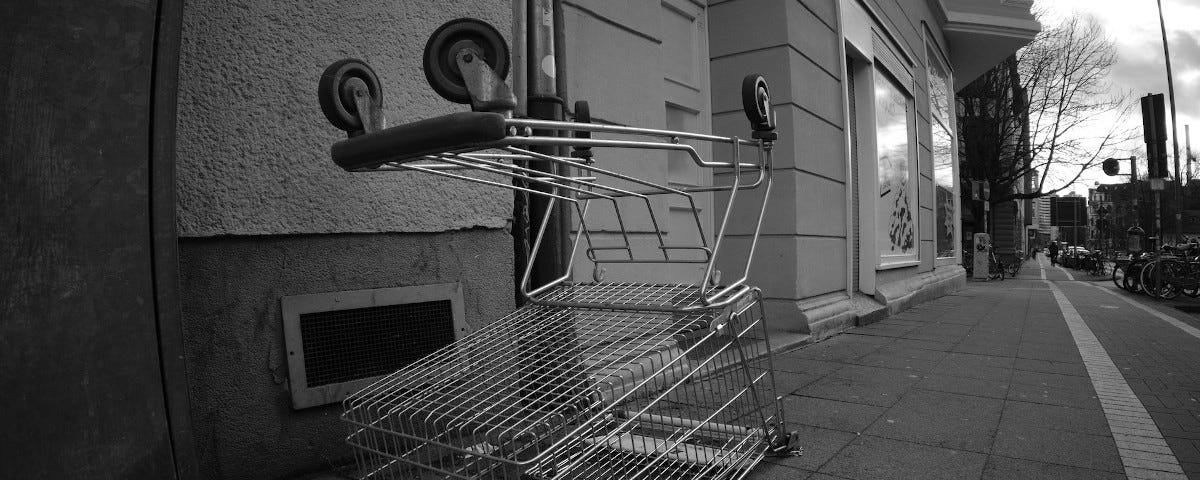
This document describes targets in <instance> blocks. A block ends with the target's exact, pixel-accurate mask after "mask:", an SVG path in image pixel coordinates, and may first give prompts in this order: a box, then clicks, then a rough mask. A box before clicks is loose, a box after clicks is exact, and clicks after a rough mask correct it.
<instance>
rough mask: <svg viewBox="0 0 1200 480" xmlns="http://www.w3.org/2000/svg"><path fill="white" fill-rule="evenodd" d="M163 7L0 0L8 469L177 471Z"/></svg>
mask: <svg viewBox="0 0 1200 480" xmlns="http://www.w3.org/2000/svg"><path fill="white" fill-rule="evenodd" d="M160 14H161V12H160V11H158V9H157V5H156V2H128V1H109V0H101V1H95V2H74V3H70V4H65V3H60V2H0V65H3V68H0V105H3V107H2V108H0V205H2V207H0V232H3V235H4V244H3V246H0V385H3V389H4V390H3V393H0V425H3V427H2V428H3V433H0V478H3V479H42V478H45V479H56V480H59V479H125V478H154V479H170V478H175V465H174V458H173V456H172V449H171V438H170V435H169V431H168V421H167V417H168V414H169V412H168V409H167V405H166V404H165V402H164V400H165V399H164V386H163V371H162V370H161V369H160V367H161V363H160V361H159V343H158V335H157V331H156V329H157V326H158V325H157V321H158V320H159V318H158V317H157V316H156V311H155V307H156V300H158V299H159V297H157V295H156V293H157V292H156V291H155V287H156V285H155V278H154V275H153V273H154V271H155V265H154V256H155V255H156V254H158V253H160V252H161V249H156V248H155V245H154V242H153V240H152V235H154V234H155V233H159V232H158V231H155V230H154V229H153V224H152V223H153V222H152V219H151V209H152V204H151V202H152V201H154V200H156V197H155V196H154V195H153V194H152V192H151V191H152V189H153V188H155V187H156V186H157V185H156V184H154V183H153V181H152V180H151V179H152V178H156V177H155V176H154V173H155V172H156V171H155V172H152V168H154V169H157V168H158V167H161V166H162V164H161V163H155V160H154V159H153V158H152V156H151V146H152V144H155V143H154V142H156V141H157V140H158V138H156V136H157V135H161V134H162V131H156V130H155V129H154V128H153V126H154V123H155V121H154V115H153V113H152V112H154V111H155V108H156V107H157V106H158V105H156V103H155V100H157V99H155V92H154V90H153V89H154V85H155V81H154V74H155V72H154V71H153V65H154V56H155V53H156V50H155V35H156V29H157V28H158V26H159V25H158V20H157V17H158V15H160ZM159 73H160V74H163V72H159ZM156 146H157V145H156ZM152 163H154V165H153V167H152Z"/></svg>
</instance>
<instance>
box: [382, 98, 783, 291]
mask: <svg viewBox="0 0 1200 480" xmlns="http://www.w3.org/2000/svg"><path fill="white" fill-rule="evenodd" d="M506 128H507V129H508V131H509V136H508V137H506V138H504V139H503V140H501V141H498V142H492V143H486V144H476V145H470V146H466V147H464V148H463V149H461V150H457V151H451V152H444V153H439V154H432V155H422V156H419V157H411V158H397V159H395V160H393V161H390V162H387V163H384V164H383V165H381V166H380V167H378V168H374V169H371V170H368V171H387V170H401V171H418V172H423V173H427V174H433V175H438V176H442V177H448V178H454V179H458V180H463V181H468V182H474V183H479V184H483V185H487V186H491V187H496V188H504V189H509V190H513V191H517V192H523V193H526V194H530V195H538V196H543V197H546V198H548V199H549V200H550V201H552V202H554V203H556V204H561V205H562V206H563V207H564V208H565V209H570V210H572V211H574V212H575V218H576V219H577V221H578V230H577V231H576V232H574V233H573V239H572V242H571V245H572V246H571V252H572V253H571V255H570V260H569V262H568V263H567V265H565V266H564V267H563V271H562V272H561V276H559V277H558V278H555V279H553V280H551V281H550V282H547V283H546V284H544V285H532V284H531V276H532V270H533V268H532V267H533V263H534V262H533V261H530V262H528V264H527V266H526V269H525V271H524V272H522V273H523V275H522V281H521V285H520V287H521V292H522V293H523V294H524V295H525V296H526V297H527V298H528V299H529V300H530V301H531V302H533V303H539V304H545V305H558V306H564V307H598V308H614V309H623V308H629V309H646V308H651V309H666V310H678V309H695V308H707V307H709V306H712V307H718V308H719V307H721V306H724V305H726V304H728V303H729V302H731V301H733V300H735V299H737V298H739V297H740V296H741V295H742V294H744V293H746V291H748V290H749V286H748V285H747V284H746V280H747V278H748V277H749V270H750V262H749V261H748V260H747V261H746V262H745V265H743V266H741V267H742V269H741V272H739V275H738V276H737V277H736V278H733V279H725V281H723V282H722V281H718V275H717V271H716V268H715V265H716V262H717V259H718V258H719V257H720V254H721V248H722V244H723V240H724V238H725V233H726V231H727V227H728V225H729V222H728V221H729V216H730V214H731V212H733V209H734V205H735V203H736V202H737V201H738V197H739V195H738V193H739V192H741V191H744V190H751V189H759V188H761V191H762V195H761V198H760V200H759V203H758V205H756V206H757V209H756V210H757V218H756V221H755V224H754V230H753V232H739V233H741V234H747V236H748V238H749V239H750V242H749V245H748V246H747V247H746V250H747V251H746V256H745V258H747V259H749V258H753V255H754V251H755V250H756V248H757V246H758V236H759V235H758V234H759V232H760V231H761V229H762V222H763V217H764V214H765V212H766V202H767V198H768V197H769V195H770V190H771V178H772V175H771V158H772V146H773V145H772V144H771V143H770V142H763V141H749V140H744V139H740V138H738V137H720V136H714V135H704V134H694V133H687V132H677V131H670V130H657V129H647V128H635V127H623V126H612V125H598V124H591V123H577V122H560V121H549V120H530V119H508V120H506ZM534 129H555V130H562V131H567V132H571V133H573V134H579V133H580V132H592V133H600V134H610V135H613V136H620V137H622V138H619V139H597V138H578V137H557V136H555V137H550V136H534V135H533V131H534ZM625 137H633V138H638V139H639V140H629V139H625ZM646 138H649V139H650V140H647V139H646ZM684 140H692V141H702V142H711V143H713V144H725V145H728V146H729V147H730V150H731V153H732V155H731V157H732V158H730V159H729V161H724V162H717V161H707V160H705V159H703V158H701V156H700V154H699V152H698V151H697V149H696V148H695V147H693V146H692V145H688V144H686V143H682V142H683V141H684ZM536 145H542V146H545V145H552V146H564V147H571V148H581V147H587V148H602V149H604V150H603V151H604V152H605V153H606V154H608V153H609V152H613V151H618V150H621V149H633V150H666V151H677V152H682V153H685V154H687V155H688V157H689V158H690V159H691V160H692V162H693V163H695V164H696V165H697V166H700V167H702V168H708V169H723V170H727V171H731V172H732V183H731V184H730V185H711V186H701V187H687V188H677V187H673V186H671V185H667V184H659V183H654V182H651V181H648V180H645V179H641V178H636V177H634V176H631V175H629V174H624V173H621V172H619V171H617V170H615V169H613V168H605V167H601V166H600V163H603V162H588V161H582V160H580V159H579V158H573V157H563V156H556V155H547V154H543V153H537V152H533V151H531V150H529V149H528V148H525V147H530V146H536ZM746 148H749V149H752V150H753V151H754V153H755V155H753V158H751V159H750V160H746V159H743V155H742V153H743V152H742V151H743V149H746ZM533 162H545V163H547V164H553V165H558V166H562V167H566V168H564V169H562V170H560V171H575V172H578V173H579V175H559V174H553V173H547V172H546V171H542V170H538V169H534V168H531V167H529V166H528V165H529V164H530V163H533ZM468 171H474V172H478V173H480V174H482V175H479V174H476V175H470V174H468V173H467V172H468ZM747 173H749V174H751V175H753V178H752V180H751V181H744V179H743V177H744V176H745V174H747ZM497 177H501V178H503V177H507V178H508V179H509V181H500V180H498V179H497ZM514 179H515V180H518V181H515V182H514V181H512V180H514ZM712 192H728V195H729V196H728V201H727V202H726V206H725V210H724V212H723V214H722V215H720V217H719V223H718V225H719V227H718V228H717V230H716V232H715V235H714V236H713V237H712V241H711V244H710V243H709V240H708V238H709V237H708V236H707V235H706V234H705V228H704V225H703V223H704V222H703V221H702V220H701V216H700V212H699V209H698V208H697V206H696V198H695V195H697V194H700V193H712ZM657 195H668V196H678V197H681V198H682V199H683V200H684V202H685V203H686V205H687V206H688V208H689V210H690V218H691V219H692V222H693V226H692V227H691V228H694V229H695V230H694V231H695V232H697V234H698V235H697V237H698V238H699V242H700V243H699V244H696V245H668V244H667V241H666V238H664V235H663V232H664V229H663V227H662V224H661V221H660V219H659V218H658V214H656V213H655V211H654V208H653V206H652V202H651V197H653V196H657ZM624 199H635V200H637V205H638V207H637V209H638V210H641V211H644V212H645V214H646V217H647V218H648V219H649V222H650V225H648V227H649V231H650V233H651V234H652V235H653V237H654V240H655V242H656V245H655V246H656V247H657V253H656V254H655V255H637V254H635V253H634V246H633V242H632V240H631V234H630V232H631V230H632V228H631V226H630V225H628V223H627V218H626V217H627V216H628V212H623V211H624V210H625V209H627V208H632V207H631V206H624V207H623V206H622V204H621V203H619V202H620V201H621V200H624ZM593 201H601V202H604V203H606V204H609V205H611V208H612V212H613V216H614V220H615V221H616V225H617V226H616V228H617V232H616V233H617V234H618V238H619V242H618V243H616V244H598V243H597V241H596V239H594V238H593V237H594V236H593V234H592V233H593V232H592V230H591V229H589V228H588V225H587V220H586V218H587V213H588V211H589V206H590V205H591V203H592V202H593ZM553 210H554V209H552V208H547V209H546V215H545V217H544V218H542V219H539V220H540V221H539V222H538V223H539V224H540V225H541V228H539V229H538V231H537V234H536V235H534V236H533V237H534V238H533V243H532V247H531V251H530V252H529V258H530V259H535V258H537V257H538V255H555V254H556V252H543V251H542V245H543V240H544V236H545V233H546V229H545V227H546V225H548V223H547V220H548V219H549V218H550V215H551V212H552V211H553ZM676 252H679V253H680V255H675V256H674V258H672V256H673V254H674V253H676ZM684 252H694V255H693V256H692V257H688V256H687V255H683V254H682V253H684ZM580 253H583V255H584V257H585V258H587V259H588V261H590V262H591V263H592V264H593V265H595V268H596V269H597V270H599V269H601V268H602V266H603V265H605V264H631V263H637V264H673V263H674V264H678V263H693V264H703V265H704V269H703V272H704V273H703V275H701V276H700V278H696V279H695V280H694V281H692V282H691V284H692V285H693V286H694V288H696V289H697V290H698V291H699V292H700V298H701V300H702V301H701V303H700V305H699V306H683V305H679V306H670V305H637V304H599V305H595V304H593V305H588V304H580V303H577V302H568V303H562V302H558V301H554V300H550V299H549V297H548V293H550V292H551V291H553V290H554V289H556V288H561V287H563V286H565V285H569V284H571V283H572V272H573V271H574V267H575V263H576V259H577V258H578V255H579V254H580ZM618 254H623V255H622V256H618ZM695 255H698V256H699V257H700V258H694V257H695Z"/></svg>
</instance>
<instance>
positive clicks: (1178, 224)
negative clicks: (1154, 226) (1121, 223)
mask: <svg viewBox="0 0 1200 480" xmlns="http://www.w3.org/2000/svg"><path fill="white" fill-rule="evenodd" d="M1158 26H1159V28H1160V29H1161V30H1162V40H1163V57H1165V58H1166V61H1167V96H1168V97H1169V98H1170V101H1171V144H1172V146H1174V147H1175V209H1176V211H1175V235H1176V236H1182V235H1183V196H1182V193H1183V189H1182V188H1181V187H1182V186H1183V184H1182V181H1181V179H1180V177H1179V129H1178V128H1177V127H1176V126H1175V81H1174V79H1173V78H1172V76H1171V50H1170V48H1168V47H1167V23H1166V21H1164V20H1163V13H1162V0H1158ZM1159 239H1160V240H1161V239H1162V232H1161V230H1160V231H1159Z"/></svg>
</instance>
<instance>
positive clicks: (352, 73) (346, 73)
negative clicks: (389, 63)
mask: <svg viewBox="0 0 1200 480" xmlns="http://www.w3.org/2000/svg"><path fill="white" fill-rule="evenodd" d="M353 79H358V80H361V81H362V82H363V83H365V84H366V86H367V90H368V91H369V92H370V94H371V96H372V97H373V98H374V99H375V101H376V102H378V101H380V99H381V98H382V91H381V90H380V88H379V77H378V76H376V75H375V71H374V70H371V67H369V66H367V64H366V63H363V62H362V61H361V60H356V59H353V58H347V59H345V60H338V61H336V62H333V64H332V65H330V66H329V67H328V68H326V69H325V72H323V73H321V82H320V84H319V85H318V87H317V99H318V100H319V101H320V103H321V111H322V112H324V113H325V118H327V119H329V123H332V124H333V126H335V127H337V128H340V129H342V130H345V131H347V132H355V131H361V130H363V122H362V118H360V117H359V116H360V115H367V114H368V113H367V112H359V111H358V107H357V106H356V103H355V102H354V92H353V89H352V88H351V86H352V85H351V84H352V83H357V82H351V80H353Z"/></svg>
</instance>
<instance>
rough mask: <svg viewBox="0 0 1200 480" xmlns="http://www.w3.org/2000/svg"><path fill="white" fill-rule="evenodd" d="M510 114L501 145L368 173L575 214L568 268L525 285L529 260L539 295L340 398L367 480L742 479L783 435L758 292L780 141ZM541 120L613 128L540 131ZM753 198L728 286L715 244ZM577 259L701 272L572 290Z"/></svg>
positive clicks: (535, 251) (538, 250)
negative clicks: (749, 225) (669, 207)
mask: <svg viewBox="0 0 1200 480" xmlns="http://www.w3.org/2000/svg"><path fill="white" fill-rule="evenodd" d="M506 122H507V123H506V128H507V130H508V136H507V137H506V138H504V139H502V140H500V141H497V142H491V143H487V144H474V145H462V146H460V148H457V149H455V150H453V151H446V152H441V153H436V154H427V155H419V156H412V157H400V158H394V159H391V161H389V162H387V163H384V164H383V165H381V166H380V167H377V168H373V169H369V170H365V171H416V172H421V173H424V174H431V175H437V176H442V177H447V178H453V179H457V180H462V181H468V182H474V183H478V184H483V185H488V186H491V187H497V188H505V189H510V190H513V191H518V192H523V193H527V194H530V195H539V196H543V197H546V198H548V199H550V200H551V201H552V202H554V204H556V205H558V206H561V207H563V209H570V210H571V211H574V212H575V216H576V222H577V223H576V230H575V231H574V232H573V233H572V235H573V238H572V241H571V253H572V254H571V257H570V258H571V260H570V262H569V264H568V265H566V266H565V267H564V271H563V272H562V276H561V277H559V278H557V279H554V280H552V281H550V282H549V283H546V284H545V285H531V280H530V277H531V272H532V268H531V267H527V268H526V269H525V271H524V272H522V277H523V280H522V283H521V285H520V287H521V291H522V292H523V293H524V294H525V295H526V296H527V297H528V298H529V299H530V303H529V304H527V305H525V306H522V307H521V308H519V309H518V310H516V311H515V312H513V313H511V314H509V315H507V316H505V317H503V318H500V319H498V320H496V321H493V322H491V323H489V324H487V325H485V326H483V327H481V328H479V329H477V330H475V331H473V332H470V333H469V334H467V335H466V336H464V337H462V338H460V339H459V340H458V341H456V342H454V343H452V344H450V345H448V346H446V347H443V348H442V349H440V350H438V351H436V352H434V353H432V354H430V355H428V356H426V357H424V358H422V359H420V360H417V361H416V362H413V363H412V364H409V365H408V366H406V367H403V368H402V369H400V370H399V371H397V372H395V373H393V374H391V375H387V376H385V377H383V378H382V379H380V380H378V381H377V382H375V383H374V384H372V385H370V386H369V387H367V388H365V389H363V390H361V391H359V392H357V393H355V394H353V395H351V396H349V397H348V398H347V399H346V400H345V401H344V405H343V406H344V408H345V411H344V413H343V415H342V418H343V420H345V422H347V424H348V425H350V434H349V436H348V437H347V441H348V443H350V445H352V446H353V447H354V452H355V455H356V457H357V460H358V465H359V471H360V474H361V475H362V476H363V478H367V479H403V480H428V479H439V480H440V479H472V480H501V479H504V480H566V479H570V480H576V479H579V480H588V479H604V480H608V479H613V480H635V479H636V480H650V479H705V480H708V479H712V480H717V479H721V480H726V479H729V480H732V479H740V478H744V477H745V476H746V475H747V474H748V472H749V471H750V469H751V468H752V467H754V466H755V465H756V464H757V463H758V462H759V461H761V459H762V458H763V456H764V454H765V452H766V450H767V449H768V447H769V446H775V445H776V444H777V443H778V442H777V439H778V438H779V433H780V432H781V431H782V429H783V427H784V418H783V413H782V410H781V409H780V406H779V398H778V397H777V396H776V392H775V379H774V370H773V368H772V365H771V361H772V360H771V355H770V348H769V338H768V330H767V327H766V321H765V311H764V306H763V298H762V293H761V291H759V290H758V289H757V288H754V287H752V286H750V285H748V284H747V278H748V276H749V268H750V261H749V259H750V258H753V255H754V251H755V249H756V247H757V242H758V235H759V231H760V230H761V228H762V223H763V217H764V214H765V209H766V202H767V198H768V196H769V193H770V188H771V150H772V147H773V143H772V142H766V141H761V140H756V141H749V140H744V139H739V138H737V137H718V136H712V135H702V134H692V133H686V132H674V131H667V130H655V129H643V128H633V127H618V126H609V125H596V124H589V123H574V122H555V121H543V120H528V119H508V120H506ZM534 129H537V130H543V129H547V130H560V131H568V132H572V133H576V134H577V133H579V132H591V133H596V134H598V135H605V136H612V137H617V138H579V137H578V136H574V137H545V136H534V135H533V131H534ZM631 138H632V139H631ZM684 141H693V142H710V143H711V144H714V145H717V144H722V145H726V146H728V147H729V150H730V157H729V158H728V161H709V160H705V159H703V158H701V155H700V154H699V151H698V150H697V148H696V147H693V146H691V145H688V144H686V143H683V142H684ZM536 145H557V146H566V147H572V148H585V147H586V148H592V149H594V150H593V151H594V152H595V153H596V157H597V160H596V161H594V162H593V161H585V160H582V159H580V158H574V157H565V156H557V155H547V154H543V153H538V152H534V151H531V150H530V149H529V147H531V146H536ZM629 149H633V150H667V151H676V152H682V153H684V154H686V155H687V156H688V157H689V158H690V159H691V160H692V161H693V162H694V163H695V164H696V165H698V166H700V167H701V168H708V169H722V170H724V171H728V172H731V173H732V175H731V176H730V177H729V178H730V180H729V182H728V184H726V185H715V184H714V185H708V186H700V187H688V188H682V187H676V186H673V185H670V184H667V183H666V182H662V183H655V182H651V181H648V180H646V179H644V178H638V177H637V176H636V175H632V174H629V173H622V172H621V171H620V170H619V169H618V168H616V167H612V166H609V165H610V164H611V163H612V162H611V160H613V158H614V157H616V156H617V155H619V153H618V152H620V151H622V150H629ZM744 150H752V151H753V154H747V155H744V152H743V151H744ZM621 160H624V161H626V162H628V159H621ZM537 162H544V163H548V164H551V165H555V166H558V167H565V168H557V169H548V170H555V171H557V172H559V173H547V172H546V171H544V170H547V169H539V168H533V166H532V165H531V164H536V163H537ZM752 189H757V192H761V198H759V199H757V201H758V203H753V202H754V201H755V200H754V196H750V195H746V194H744V193H743V192H745V191H747V190H752ZM710 192H721V193H723V194H724V195H726V198H725V200H727V201H726V205H725V208H724V211H723V212H718V213H717V214H716V215H714V217H716V218H715V219H714V223H715V224H716V225H717V227H716V231H715V233H714V235H713V236H712V239H711V241H710V240H709V237H708V236H706V235H705V228H704V225H703V223H704V221H703V220H702V217H701V215H700V213H699V209H698V207H697V201H696V195H698V194H702V193H710ZM661 195H665V196H676V197H678V198H681V199H682V200H683V202H682V204H683V205H686V206H687V208H690V210H691V212H690V215H688V217H689V218H690V219H691V221H692V222H694V223H695V225H694V228H696V230H695V232H696V233H698V236H697V238H699V243H698V244H697V245H670V244H668V241H667V237H666V235H665V232H664V228H663V227H662V226H663V224H662V223H661V222H660V219H659V218H658V217H657V214H656V213H655V211H654V206H653V202H652V201H651V199H652V198H653V197H655V196H661ZM746 197H750V198H751V199H752V200H750V202H751V203H750V205H751V206H752V207H756V210H757V218H755V219H754V223H753V232H738V233H739V234H747V236H748V237H750V241H749V245H748V246H746V247H745V251H744V252H736V253H737V254H739V257H737V258H742V257H741V256H740V255H742V254H744V255H745V257H744V258H745V259H746V260H745V265H738V268H740V269H741V271H740V272H739V273H740V275H738V276H737V278H733V279H732V280H731V281H725V282H720V281H718V279H717V276H718V275H717V273H716V270H715V267H714V266H715V264H716V262H717V259H718V258H721V257H720V256H721V255H722V254H724V255H732V254H730V253H729V250H730V247H728V246H727V245H726V243H725V242H724V240H725V235H726V232H727V230H728V229H729V228H730V222H729V218H730V216H731V214H732V213H733V212H734V205H735V204H736V203H738V202H746V200H745V198H746ZM600 206H604V207H606V208H608V209H610V211H605V210H602V209H601V208H600ZM550 210H552V209H549V208H548V209H547V213H546V216H545V217H544V218H542V219H540V220H541V222H540V224H541V228H540V229H539V230H538V231H537V233H536V235H535V236H533V243H532V245H531V248H530V258H531V259H532V258H536V257H537V255H539V254H546V255H551V254H554V252H542V248H543V245H544V243H543V240H544V236H545V234H546V225H547V224H548V219H549V215H550V213H549V212H550ZM739 210H745V208H739ZM589 212H599V214H601V216H603V215H612V217H611V218H603V220H608V221H610V223H609V224H608V225H609V226H608V227H605V226H600V227H597V226H595V225H594V224H590V223H589V222H591V221H593V220H594V219H592V218H590V217H589V215H588V213H589ZM643 212H644V214H645V215H644V217H642V218H644V219H645V220H643V223H646V222H648V230H639V228H642V227H644V226H646V225H641V224H636V220H635V218H637V215H633V214H632V213H636V214H642V213H643ZM599 223H603V222H599ZM672 227H674V225H673V226H672ZM606 228H608V230H606ZM613 230H615V231H613ZM597 232H602V233H604V234H606V235H607V237H606V238H604V239H603V240H606V241H607V242H603V241H601V239H600V238H597V237H598V236H599V235H595V233H597ZM689 233H690V232H689ZM645 234H648V235H645ZM750 234H752V235H750ZM635 235H642V237H640V238H652V239H653V240H652V242H651V243H653V245H651V247H650V248H643V247H638V246H637V245H635V242H634V240H633V239H632V237H634V236H635ZM643 250H649V251H650V252H651V253H650V254H646V253H644V252H643ZM685 253H691V256H688V255H686V254H685ZM578 258H586V259H587V260H588V261H590V262H592V263H593V264H595V265H596V266H597V268H599V266H600V265H604V264H620V263H642V264H649V265H657V264H672V263H690V264H698V265H701V266H703V275H701V276H700V278H697V279H695V281H694V282H692V283H684V284H675V285H662V284H649V283H620V282H600V281H599V280H597V281H596V282H594V283H591V282H576V281H573V279H572V272H573V271H574V266H575V263H576V260H577V259H578ZM530 263H532V262H530ZM730 263H732V262H730Z"/></svg>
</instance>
